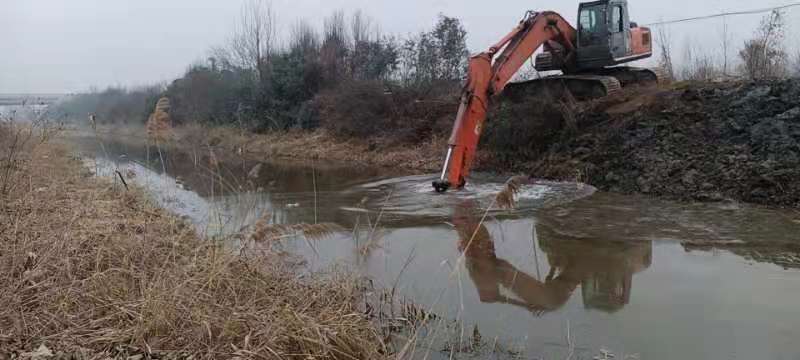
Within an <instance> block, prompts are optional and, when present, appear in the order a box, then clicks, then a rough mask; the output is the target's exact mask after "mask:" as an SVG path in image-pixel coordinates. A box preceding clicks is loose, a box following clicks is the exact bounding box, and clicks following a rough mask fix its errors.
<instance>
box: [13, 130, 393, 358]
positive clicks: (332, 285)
mask: <svg viewBox="0 0 800 360" xmlns="http://www.w3.org/2000/svg"><path fill="white" fill-rule="evenodd" d="M65 153H66V151H65V149H64V148H63V147H60V146H57V145H45V146H42V147H40V148H38V149H37V150H36V151H35V152H32V153H30V157H29V160H28V161H26V162H25V163H24V164H23V165H22V169H21V170H20V171H19V172H18V177H17V181H18V182H19V183H20V186H19V187H20V189H18V191H15V192H14V193H11V194H9V195H7V196H5V197H3V198H2V201H0V299H3V305H4V306H3V307H2V308H0V324H2V326H0V358H9V357H12V358H13V357H14V356H18V355H19V354H20V353H21V352H23V351H32V350H34V349H37V348H39V347H40V346H41V345H42V344H45V345H46V346H47V347H48V348H49V349H52V350H53V351H54V352H56V353H58V352H65V353H70V354H83V355H81V357H83V358H108V357H110V358H126V357H127V356H131V355H144V356H146V357H147V358H150V357H151V356H152V357H156V356H160V357H170V358H188V357H193V358H208V359H211V358H267V359H278V358H290V359H291V358H297V359H310V358H315V359H320V358H332V359H377V358H384V357H386V353H387V352H388V351H387V348H386V345H385V342H384V340H383V339H384V338H383V335H382V334H381V331H380V330H379V327H377V326H376V324H373V323H372V321H371V320H370V319H369V317H368V316H367V315H365V314H364V311H363V309H360V306H359V305H358V304H361V303H363V301H364V300H363V296H364V292H363V291H362V290H363V289H361V288H360V287H359V285H358V283H359V282H358V281H356V280H355V279H354V278H352V277H349V276H347V275H342V274H336V273H333V274H312V275H311V276H309V275H306V276H302V277H300V276H298V272H297V271H296V269H294V268H293V267H292V266H291V265H289V264H288V263H287V262H286V261H283V260H282V258H280V257H279V256H277V255H276V254H270V253H269V252H266V253H264V252H259V253H253V254H247V256H239V255H234V254H232V253H231V252H230V251H228V250H226V249H225V248H224V247H223V246H221V245H219V244H214V243H210V242H208V241H205V240H202V239H200V238H198V237H197V236H196V235H195V234H194V232H193V230H192V229H191V228H190V227H188V226H186V225H185V224H184V223H182V222H181V221H180V220H177V219H176V218H174V217H173V216H171V215H169V214H167V213H165V212H164V211H162V210H160V209H159V208H157V207H155V206H153V205H151V204H150V203H149V202H148V201H146V200H145V197H144V196H143V194H141V193H140V192H138V191H136V190H133V191H130V192H126V191H124V188H122V187H120V186H114V185H113V184H111V183H109V182H105V181H101V180H97V179H94V178H92V177H91V176H90V174H87V173H85V172H82V171H81V170H80V169H81V167H80V163H79V162H78V161H77V160H76V159H68V158H67V156H66V155H65ZM23 188H24V189H23ZM303 231H305V232H307V231H308V229H303Z"/></svg>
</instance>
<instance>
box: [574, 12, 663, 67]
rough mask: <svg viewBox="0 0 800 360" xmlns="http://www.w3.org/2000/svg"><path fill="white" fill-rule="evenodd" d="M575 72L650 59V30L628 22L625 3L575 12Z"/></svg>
mask: <svg viewBox="0 0 800 360" xmlns="http://www.w3.org/2000/svg"><path fill="white" fill-rule="evenodd" d="M577 43H578V46H577V70H578V71H581V70H593V69H600V68H604V67H607V66H613V65H618V64H622V63H626V62H630V61H634V60H639V59H644V58H647V57H650V55H652V46H653V45H652V36H651V34H650V29H648V28H642V27H638V26H637V25H636V23H632V22H631V21H630V17H629V14H628V1H627V0H602V1H592V2H587V3H582V4H580V6H579V8H578V39H577Z"/></svg>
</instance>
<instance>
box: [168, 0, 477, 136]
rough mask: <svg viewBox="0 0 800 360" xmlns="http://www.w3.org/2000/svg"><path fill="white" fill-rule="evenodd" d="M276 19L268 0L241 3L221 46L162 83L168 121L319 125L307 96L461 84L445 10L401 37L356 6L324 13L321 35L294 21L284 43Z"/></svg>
mask: <svg viewBox="0 0 800 360" xmlns="http://www.w3.org/2000/svg"><path fill="white" fill-rule="evenodd" d="M276 23H277V15H276V14H275V12H274V11H273V10H272V8H271V7H270V6H269V3H267V2H265V1H261V0H251V1H250V2H248V3H246V5H245V6H244V7H243V8H242V13H241V15H240V18H239V21H238V24H237V27H236V29H235V31H234V34H233V35H232V36H231V39H230V40H229V41H228V43H227V44H224V45H222V46H218V47H215V48H213V49H212V50H211V57H210V58H209V59H208V62H207V63H206V64H197V65H194V66H192V67H191V68H190V69H189V71H187V73H186V74H185V76H183V77H182V78H181V79H178V80H176V81H175V82H173V83H172V84H170V85H169V87H168V88H167V90H166V93H167V96H169V97H170V99H172V101H173V109H174V110H173V118H174V119H176V120H177V121H181V122H188V121H201V122H213V123H225V122H231V121H235V122H239V123H241V124H242V125H249V126H254V127H256V128H259V129H286V128H290V127H302V128H311V127H315V126H317V125H318V124H319V121H318V120H317V119H316V117H315V116H314V115H315V113H316V112H315V111H314V110H315V109H314V102H313V100H314V99H315V98H316V97H317V96H318V95H320V94H322V93H324V92H325V91H327V90H331V89H336V88H339V87H342V86H343V84H346V83H351V82H373V83H381V84H383V85H384V86H385V87H387V88H388V87H398V86H399V87H409V88H420V89H423V88H429V87H434V86H441V84H457V83H460V82H461V81H462V80H463V77H464V74H465V70H466V59H467V55H468V51H467V47H466V31H465V30H464V28H463V26H462V25H461V23H460V22H459V20H458V19H454V18H450V17H447V16H444V15H440V17H439V20H438V22H437V23H436V25H435V27H434V28H433V29H431V30H430V31H425V32H421V33H420V34H417V35H414V36H410V37H409V38H407V39H405V40H402V41H401V40H398V38H397V37H395V36H392V35H387V34H384V33H382V32H381V31H380V29H379V27H378V25H377V24H376V23H375V22H374V21H373V20H372V19H371V18H369V17H368V16H366V15H364V14H363V13H362V12H360V11H356V12H355V13H353V14H350V15H348V14H345V13H344V12H343V11H337V12H335V13H333V14H331V15H330V16H328V17H326V18H325V19H324V21H323V23H324V24H323V25H324V26H323V28H322V31H321V32H319V31H317V29H316V28H315V27H314V26H312V24H310V23H308V22H306V21H304V20H298V21H296V22H295V23H294V24H292V25H291V27H290V31H289V36H288V39H287V41H286V43H285V44H284V45H281V44H279V41H278V37H277V36H276V27H277V26H276ZM348 88H352V86H350V87H348Z"/></svg>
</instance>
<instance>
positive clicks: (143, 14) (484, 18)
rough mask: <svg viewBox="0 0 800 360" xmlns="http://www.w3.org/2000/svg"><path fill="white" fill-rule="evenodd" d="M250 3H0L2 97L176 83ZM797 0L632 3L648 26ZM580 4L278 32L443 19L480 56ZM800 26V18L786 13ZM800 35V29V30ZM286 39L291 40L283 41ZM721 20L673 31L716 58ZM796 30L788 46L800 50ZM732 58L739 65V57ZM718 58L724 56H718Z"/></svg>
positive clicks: (313, 9)
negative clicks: (531, 17) (539, 13)
mask: <svg viewBox="0 0 800 360" xmlns="http://www.w3.org/2000/svg"><path fill="white" fill-rule="evenodd" d="M242 1H243V0H0V93H43V92H47V93H50V92H52V93H65V92H77V91H84V90H86V89H88V88H90V87H97V88H103V87H106V86H109V85H124V86H137V85H145V84H150V83H154V82H159V81H170V80H172V79H174V78H175V77H177V76H179V75H180V74H181V73H182V72H183V71H184V70H185V69H186V67H187V66H188V65H189V64H191V63H192V62H195V61H199V60H202V59H204V58H206V51H207V49H208V48H209V47H210V46H213V45H218V44H221V43H223V42H224V41H225V39H226V38H227V37H228V36H229V35H230V32H231V28H232V26H233V24H234V22H235V20H236V17H237V16H238V13H239V9H240V6H241V3H242ZM792 2H794V0H763V1H753V0H699V1H698V0H630V1H629V6H630V8H631V10H630V11H631V14H632V18H633V20H634V21H638V22H639V23H640V24H646V23H650V22H655V21H658V20H659V19H664V20H669V19H675V18H684V17H690V16H697V15H705V14H713V13H719V12H723V11H733V10H749V9H754V8H762V7H768V6H776V5H783V4H788V3H792ZM577 6H578V1H564V0H559V1H556V0H540V1H536V0H494V1H473V0H430V1H427V0H392V1H379V0H317V1H312V0H273V8H274V10H275V12H276V13H277V15H278V17H279V22H280V24H282V25H284V26H282V28H284V29H285V27H286V25H289V24H291V23H292V22H294V21H295V20H296V19H298V18H305V19H307V20H309V21H310V22H312V23H314V24H315V25H317V26H321V23H322V18H323V17H325V16H327V15H329V14H330V13H331V12H333V11H334V10H337V9H342V10H345V11H347V12H351V11H353V10H355V9H362V10H363V11H364V12H365V13H366V14H368V15H369V16H371V17H372V18H374V20H375V21H376V22H378V23H379V24H380V25H381V28H382V30H383V31H384V32H386V33H393V34H396V35H399V36H403V35H406V34H409V33H416V32H418V31H420V30H422V29H427V28H430V27H431V26H432V25H433V23H434V22H435V21H436V16H437V14H438V13H444V14H446V15H448V16H454V17H458V18H460V19H461V20H462V21H463V22H464V25H465V27H466V29H467V31H468V36H469V38H468V45H469V47H470V49H471V50H473V51H476V50H482V49H484V48H485V47H487V46H488V45H489V44H491V43H493V42H494V41H496V40H497V39H499V38H500V37H501V36H502V35H504V34H505V33H506V32H507V31H508V30H510V29H511V28H512V27H513V26H514V25H515V24H516V23H517V21H518V20H519V19H520V18H521V17H522V15H523V14H524V13H525V10H528V9H531V10H548V9H549V10H555V11H558V12H560V13H562V14H563V15H564V16H565V17H566V18H567V19H568V20H569V21H571V22H573V23H574V21H575V18H576V13H577ZM788 15H789V21H787V23H788V24H789V25H790V26H791V25H792V23H800V21H798V20H800V8H796V9H795V10H791V11H789V12H788ZM759 18H760V15H756V16H743V17H735V18H730V19H728V20H727V21H728V23H729V24H730V31H731V33H732V36H733V37H734V40H735V41H734V42H733V44H734V45H735V46H739V45H740V44H741V42H742V40H743V39H744V37H745V36H747V35H749V34H751V33H752V32H753V30H754V28H755V26H756V25H757V24H758V20H759ZM798 26H800V25H798ZM282 32H283V34H284V35H285V34H286V31H285V30H283V31H282ZM721 32H722V21H721V20H709V21H703V22H699V23H692V24H687V25H675V26H672V33H673V38H674V39H675V42H676V43H678V45H683V44H684V43H686V42H687V41H689V42H692V43H695V46H696V47H698V48H701V49H703V50H704V51H708V52H716V51H717V50H716V49H718V48H720V46H719V43H720V39H721V35H720V34H721ZM797 34H800V33H798V32H797V30H796V29H794V28H790V29H789V34H788V36H787V42H788V43H789V45H790V46H791V47H793V48H796V47H797V45H798V44H800V40H798V38H797V36H796V35H797ZM733 55H734V53H733V50H732V54H731V56H733ZM715 56H721V55H720V54H716V55H715Z"/></svg>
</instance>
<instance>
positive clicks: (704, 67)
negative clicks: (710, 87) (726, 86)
mask: <svg viewBox="0 0 800 360" xmlns="http://www.w3.org/2000/svg"><path fill="white" fill-rule="evenodd" d="M684 51H685V53H684V58H683V62H682V66H681V71H680V78H681V79H683V80H712V79H715V78H717V77H718V76H719V75H720V72H721V71H720V68H719V65H718V63H717V61H716V60H715V59H714V56H713V55H712V54H710V53H708V52H706V51H704V50H703V49H702V48H701V47H698V46H695V44H694V43H693V42H692V40H691V39H687V40H686V48H685V50H684Z"/></svg>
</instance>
